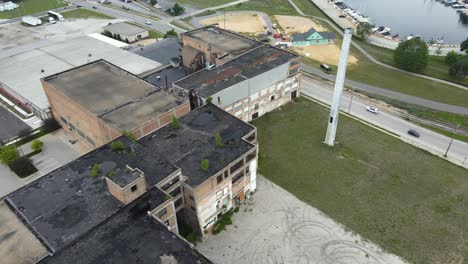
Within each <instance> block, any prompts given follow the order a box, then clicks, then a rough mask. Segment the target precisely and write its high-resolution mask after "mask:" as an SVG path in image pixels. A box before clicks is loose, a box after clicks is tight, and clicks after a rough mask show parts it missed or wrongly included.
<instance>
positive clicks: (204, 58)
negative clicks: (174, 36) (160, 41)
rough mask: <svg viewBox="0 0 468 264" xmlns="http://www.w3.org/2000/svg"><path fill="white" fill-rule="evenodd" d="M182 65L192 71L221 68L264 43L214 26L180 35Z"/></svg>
mask: <svg viewBox="0 0 468 264" xmlns="http://www.w3.org/2000/svg"><path fill="white" fill-rule="evenodd" d="M180 42H181V45H182V49H181V50H182V59H183V60H182V63H183V65H184V66H185V67H187V68H189V69H192V70H195V71H196V70H201V69H203V68H205V67H213V66H220V65H222V64H223V63H226V62H228V61H230V60H232V59H233V58H235V57H238V56H240V55H242V54H244V53H246V52H248V51H250V50H252V49H254V48H255V47H258V46H261V45H262V43H261V42H258V41H256V40H254V39H250V38H246V37H244V36H242V35H239V34H237V33H235V32H231V31H228V30H224V29H220V28H218V27H214V26H207V27H202V28H198V29H195V30H192V31H189V32H185V33H182V34H180Z"/></svg>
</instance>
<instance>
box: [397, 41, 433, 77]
mask: <svg viewBox="0 0 468 264" xmlns="http://www.w3.org/2000/svg"><path fill="white" fill-rule="evenodd" d="M428 56H429V50H428V48H427V45H426V43H425V42H424V41H422V40H420V39H419V38H413V39H410V40H407V41H403V42H400V44H398V47H397V49H396V50H395V53H394V55H393V59H394V61H395V63H396V65H397V66H398V67H400V68H402V69H404V70H407V71H412V72H421V71H423V70H424V69H425V68H426V66H427V62H428Z"/></svg>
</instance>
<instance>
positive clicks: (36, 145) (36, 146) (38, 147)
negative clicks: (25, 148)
mask: <svg viewBox="0 0 468 264" xmlns="http://www.w3.org/2000/svg"><path fill="white" fill-rule="evenodd" d="M42 147H44V142H42V141H40V140H39V139H35V140H33V142H32V143H31V148H32V150H33V151H34V152H41V151H42Z"/></svg>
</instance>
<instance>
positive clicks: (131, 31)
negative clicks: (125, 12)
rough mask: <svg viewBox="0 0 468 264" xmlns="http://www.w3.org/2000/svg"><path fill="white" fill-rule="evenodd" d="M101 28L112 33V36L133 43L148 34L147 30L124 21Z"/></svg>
mask: <svg viewBox="0 0 468 264" xmlns="http://www.w3.org/2000/svg"><path fill="white" fill-rule="evenodd" d="M103 30H105V31H109V32H110V33H112V35H113V36H114V38H117V39H121V40H122V41H125V42H127V43H133V42H136V41H138V40H142V39H145V38H147V37H148V36H149V34H148V30H147V29H144V28H141V27H139V26H135V25H131V24H128V23H125V22H119V23H114V24H110V25H108V26H105V27H103Z"/></svg>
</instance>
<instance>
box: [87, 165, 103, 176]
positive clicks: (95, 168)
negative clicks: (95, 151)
mask: <svg viewBox="0 0 468 264" xmlns="http://www.w3.org/2000/svg"><path fill="white" fill-rule="evenodd" d="M100 171H101V168H100V167H99V164H97V163H96V164H94V165H93V168H92V169H91V172H90V173H89V176H91V177H96V176H98V175H99V172H100Z"/></svg>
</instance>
